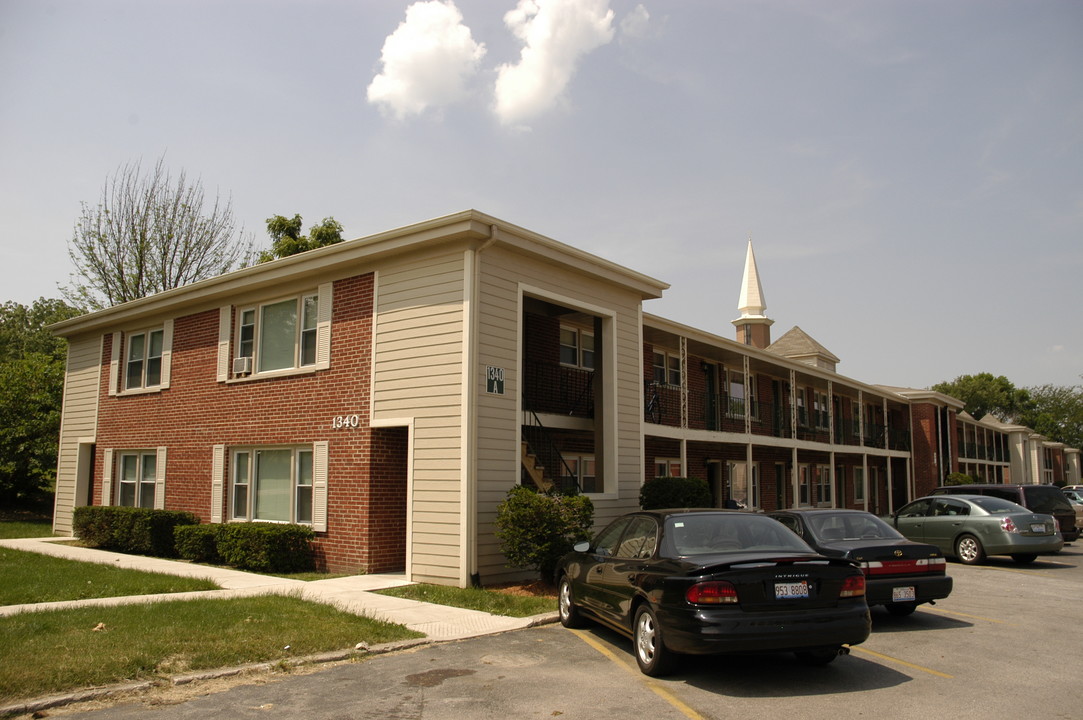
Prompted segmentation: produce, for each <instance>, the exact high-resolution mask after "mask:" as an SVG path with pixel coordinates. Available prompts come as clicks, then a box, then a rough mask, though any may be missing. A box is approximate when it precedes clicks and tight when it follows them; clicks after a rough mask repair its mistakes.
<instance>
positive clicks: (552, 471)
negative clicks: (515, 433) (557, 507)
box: [522, 411, 580, 495]
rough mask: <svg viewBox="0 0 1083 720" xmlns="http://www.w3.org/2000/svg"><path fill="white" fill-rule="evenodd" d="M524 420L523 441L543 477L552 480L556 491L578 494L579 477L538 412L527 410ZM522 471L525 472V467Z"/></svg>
mask: <svg viewBox="0 0 1083 720" xmlns="http://www.w3.org/2000/svg"><path fill="white" fill-rule="evenodd" d="M524 420H525V422H524V423H523V429H522V437H523V441H524V442H525V443H526V444H527V450H528V452H530V453H531V454H532V455H534V457H535V458H537V460H538V463H539V464H540V465H541V466H542V475H543V477H545V479H547V480H549V481H550V482H552V483H553V486H554V488H555V489H556V490H557V491H558V492H561V493H565V494H569V495H575V494H578V493H579V492H580V487H579V477H578V475H577V474H576V472H575V471H574V470H573V469H572V467H571V465H569V464H568V462H567V461H566V460H565V459H564V455H563V453H561V452H560V448H559V447H557V444H556V442H554V441H553V437H552V435H551V434H550V433H549V430H548V429H547V428H546V427H545V426H544V425H543V424H542V422H541V419H539V418H538V414H537V413H535V412H533V411H528V412H527V416H526V418H524ZM523 472H524V473H525V472H526V471H525V469H524V471H523ZM531 482H533V481H531ZM539 489H541V488H539Z"/></svg>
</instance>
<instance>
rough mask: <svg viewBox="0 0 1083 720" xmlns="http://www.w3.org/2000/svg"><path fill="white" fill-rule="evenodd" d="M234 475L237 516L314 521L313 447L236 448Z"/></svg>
mask: <svg viewBox="0 0 1083 720" xmlns="http://www.w3.org/2000/svg"><path fill="white" fill-rule="evenodd" d="M231 475H232V479H231V486H232V488H231V492H230V504H231V506H232V512H231V517H232V518H233V519H234V520H263V521H268V522H295V523H305V524H310V523H312V508H313V480H314V477H313V450H312V448H311V447H297V448H243V449H237V450H234V451H233V463H232V473H231Z"/></svg>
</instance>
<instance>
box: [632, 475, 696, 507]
mask: <svg viewBox="0 0 1083 720" xmlns="http://www.w3.org/2000/svg"><path fill="white" fill-rule="evenodd" d="M639 506H640V507H642V508H643V509H644V510H657V509H659V508H694V507H710V506H711V489H710V488H709V487H707V481H706V480H703V479H702V478H682V477H659V478H652V479H650V480H648V481H647V482H645V483H643V485H642V487H640V488H639Z"/></svg>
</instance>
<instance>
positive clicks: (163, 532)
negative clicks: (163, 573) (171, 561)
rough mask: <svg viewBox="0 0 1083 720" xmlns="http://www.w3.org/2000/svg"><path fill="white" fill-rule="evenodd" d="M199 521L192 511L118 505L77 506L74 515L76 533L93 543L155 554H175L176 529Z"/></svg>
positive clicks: (89, 543)
mask: <svg viewBox="0 0 1083 720" xmlns="http://www.w3.org/2000/svg"><path fill="white" fill-rule="evenodd" d="M197 524H199V518H198V517H196V516H195V515H193V514H192V513H190V512H178V511H175V510H152V509H149V508H134V507H119V506H116V505H88V506H82V507H77V508H75V513H74V516H73V518H72V528H73V531H74V533H75V536H76V537H77V538H79V539H80V540H82V541H83V542H85V543H86V544H87V545H89V546H90V547H97V548H102V549H103V550H116V551H117V552H125V553H133V554H136V555H153V556H155V557H176V556H177V549H176V546H175V545H174V542H173V532H174V529H175V528H177V527H178V526H181V525H197Z"/></svg>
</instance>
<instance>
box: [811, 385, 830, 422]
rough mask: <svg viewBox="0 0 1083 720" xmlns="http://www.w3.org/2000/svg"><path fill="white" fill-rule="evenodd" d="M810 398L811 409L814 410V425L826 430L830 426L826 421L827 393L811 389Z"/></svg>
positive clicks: (827, 414)
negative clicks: (811, 400)
mask: <svg viewBox="0 0 1083 720" xmlns="http://www.w3.org/2000/svg"><path fill="white" fill-rule="evenodd" d="M812 398H813V410H815V412H816V417H815V420H816V427H817V428H818V429H820V430H826V429H827V428H828V427H829V426H830V423H829V422H828V418H829V413H828V410H827V394H826V393H822V392H819V391H816V390H813V392H812Z"/></svg>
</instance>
